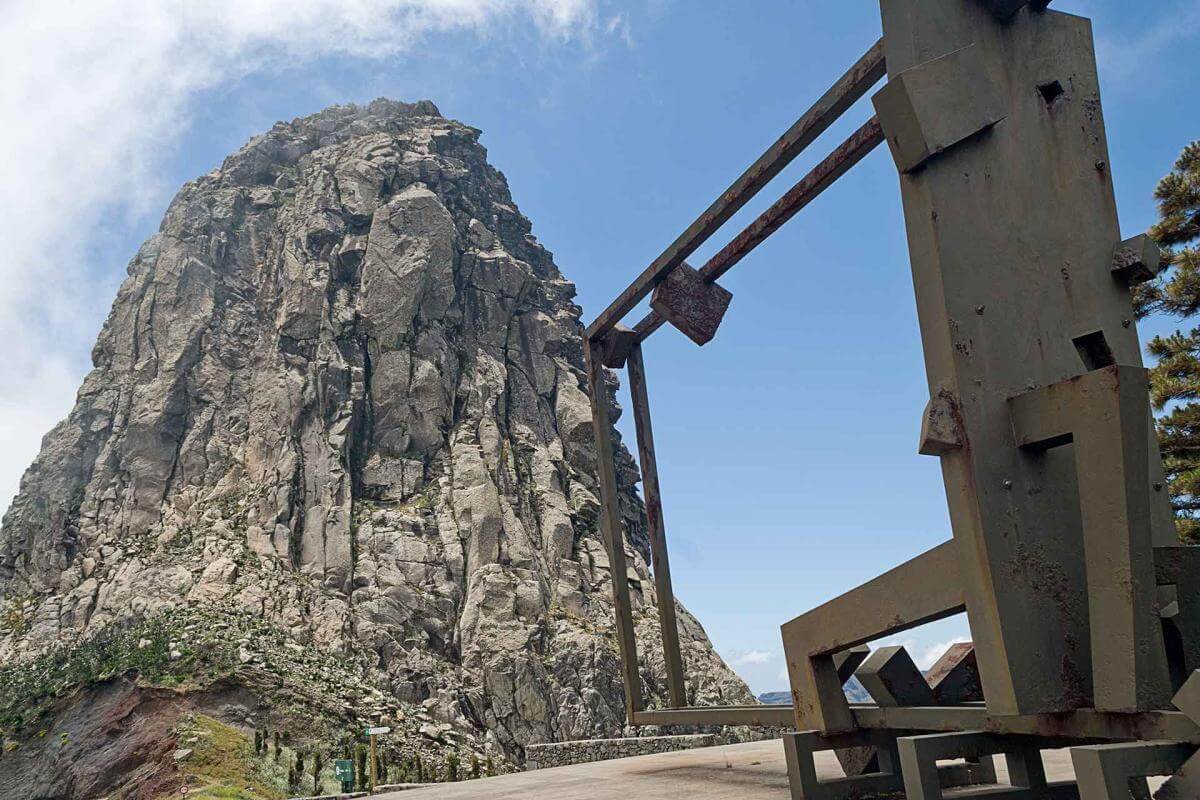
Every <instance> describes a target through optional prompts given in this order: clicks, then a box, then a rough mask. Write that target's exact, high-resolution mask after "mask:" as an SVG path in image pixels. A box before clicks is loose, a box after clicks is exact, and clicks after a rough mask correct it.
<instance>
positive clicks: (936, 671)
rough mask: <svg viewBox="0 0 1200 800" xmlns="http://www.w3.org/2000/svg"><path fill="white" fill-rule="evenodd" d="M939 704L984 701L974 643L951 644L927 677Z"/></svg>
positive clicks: (947, 704) (948, 704) (949, 704)
mask: <svg viewBox="0 0 1200 800" xmlns="http://www.w3.org/2000/svg"><path fill="white" fill-rule="evenodd" d="M925 679H926V680H927V681H928V682H929V687H930V688H931V689H933V695H934V697H935V698H936V699H937V703H938V705H946V706H951V705H957V704H959V703H972V702H977V701H981V700H983V686H982V684H981V683H980V680H979V664H978V662H977V661H976V658H975V645H973V644H971V643H970V642H963V643H961V644H955V645H951V646H950V649H949V650H947V651H946V652H945V653H944V654H943V655H942V657H941V658H939V659H938V660H937V662H936V663H935V664H934V665H933V667H931V668H930V670H929V673H928V674H927V675H926V676H925Z"/></svg>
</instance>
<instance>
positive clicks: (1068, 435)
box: [1009, 365, 1170, 713]
mask: <svg viewBox="0 0 1200 800" xmlns="http://www.w3.org/2000/svg"><path fill="white" fill-rule="evenodd" d="M1147 382H1148V378H1147V372H1146V370H1145V369H1144V368H1142V367H1135V366H1126V365H1113V366H1110V367H1105V368H1104V369H1097V370H1094V371H1092V372H1087V373H1085V374H1083V375H1080V376H1078V377H1076V378H1071V379H1070V380H1066V381H1060V382H1059V383H1055V384H1052V385H1050V386H1045V387H1042V388H1040V389H1035V390H1032V391H1030V392H1026V393H1025V394H1021V395H1018V396H1017V397H1014V398H1011V399H1010V400H1009V409H1010V412H1011V418H1012V431H1013V437H1014V439H1015V440H1016V442H1017V444H1018V446H1020V447H1022V448H1024V449H1026V450H1027V451H1028V452H1031V453H1037V452H1045V451H1046V450H1048V449H1050V448H1053V447H1057V446H1059V445H1062V444H1066V443H1068V442H1070V443H1072V444H1073V445H1074V457H1075V474H1076V478H1077V482H1078V495H1079V501H1078V502H1079V507H1080V514H1081V518H1082V522H1083V560H1084V563H1085V568H1086V576H1087V599H1088V617H1089V619H1090V621H1091V653H1092V659H1091V660H1092V687H1093V701H1094V702H1093V705H1094V706H1095V708H1097V709H1099V710H1102V711H1112V712H1125V713H1130V712H1137V711H1151V710H1154V709H1157V708H1162V707H1163V705H1164V704H1165V702H1166V700H1167V698H1168V697H1169V696H1170V677H1169V673H1168V670H1167V660H1166V650H1165V647H1164V643H1163V634H1162V623H1161V621H1160V620H1159V618H1158V614H1157V613H1156V604H1155V599H1156V595H1157V583H1158V582H1157V575H1156V567H1155V564H1154V550H1153V547H1152V543H1151V541H1150V496H1149V494H1150V493H1149V492H1148V491H1147V489H1146V485H1147V484H1148V483H1149V480H1148V475H1147V469H1148V465H1149V459H1148V457H1147V452H1146V450H1147V447H1148V432H1147V426H1148V425H1149V420H1148V418H1147V415H1146V403H1147V397H1148V388H1147Z"/></svg>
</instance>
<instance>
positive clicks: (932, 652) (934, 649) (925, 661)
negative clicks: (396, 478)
mask: <svg viewBox="0 0 1200 800" xmlns="http://www.w3.org/2000/svg"><path fill="white" fill-rule="evenodd" d="M969 641H971V638H970V637H969V636H955V637H954V638H952V639H950V640H948V641H945V642H938V643H936V644H931V645H929V647H926V648H925V650H924V651H922V652H921V653H920V654H919V655H916V656H914V657H913V661H914V662H916V665H917V667H918V668H919V669H922V670H926V669H929V668H930V667H932V666H933V665H934V664H936V663H937V660H938V659H939V658H941V657H942V656H943V655H944V654H945V653H946V651H947V650H949V649H950V646H951V645H955V644H959V643H961V642H969Z"/></svg>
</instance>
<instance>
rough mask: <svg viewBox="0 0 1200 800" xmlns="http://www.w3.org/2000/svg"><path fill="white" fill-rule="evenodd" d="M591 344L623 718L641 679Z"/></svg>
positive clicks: (607, 428) (639, 704)
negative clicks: (622, 682) (619, 653)
mask: <svg viewBox="0 0 1200 800" xmlns="http://www.w3.org/2000/svg"><path fill="white" fill-rule="evenodd" d="M592 347H593V344H592V341H591V340H590V339H586V338H585V339H584V348H583V352H584V357H585V359H586V361H587V373H588V395H589V396H590V397H591V402H592V430H593V432H594V434H595V438H596V478H597V482H598V483H599V485H600V530H601V532H602V533H603V535H604V544H605V546H606V547H607V548H608V564H609V569H610V571H611V572H612V582H613V606H614V608H615V609H616V617H617V645H618V647H619V648H620V651H621V672H622V676H623V677H624V680H625V716H626V719H627V721H628V722H630V723H632V722H633V715H634V714H635V713H636V712H638V711H641V710H642V708H643V705H644V703H643V700H642V678H641V673H640V672H639V670H638V656H637V641H636V639H635V638H634V633H633V611H632V606H631V605H630V602H629V576H628V574H627V570H626V566H625V539H624V536H623V533H622V530H621V509H620V506H619V505H618V503H617V468H616V465H615V464H614V463H613V441H612V424H611V423H610V422H609V418H608V404H607V403H606V402H605V400H606V399H607V397H606V392H605V389H604V377H603V375H604V373H603V372H602V370H603V367H602V366H601V365H600V362H599V361H598V360H597V359H596V358H595V354H594V353H593V352H592Z"/></svg>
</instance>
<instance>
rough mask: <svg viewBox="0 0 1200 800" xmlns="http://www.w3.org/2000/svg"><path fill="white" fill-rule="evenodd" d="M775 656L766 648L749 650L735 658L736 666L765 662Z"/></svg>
mask: <svg viewBox="0 0 1200 800" xmlns="http://www.w3.org/2000/svg"><path fill="white" fill-rule="evenodd" d="M772 658H774V656H773V655H772V654H771V653H770V652H768V651H766V650H747V651H746V652H745V653H742V654H741V655H739V656H737V657H736V658H734V659H733V663H734V666H738V667H741V666H745V665H746V664H765V663H767V662H768V661H770V660H771V659H772Z"/></svg>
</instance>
